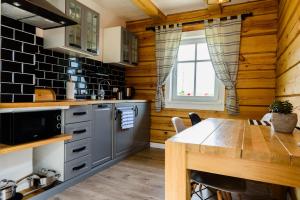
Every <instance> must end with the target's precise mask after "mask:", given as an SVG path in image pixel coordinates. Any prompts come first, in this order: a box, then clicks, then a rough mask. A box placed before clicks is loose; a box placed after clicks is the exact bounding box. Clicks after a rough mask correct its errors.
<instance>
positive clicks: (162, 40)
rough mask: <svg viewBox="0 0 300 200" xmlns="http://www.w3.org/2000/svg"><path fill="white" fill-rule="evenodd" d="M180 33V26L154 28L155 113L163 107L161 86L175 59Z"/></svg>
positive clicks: (163, 100)
mask: <svg viewBox="0 0 300 200" xmlns="http://www.w3.org/2000/svg"><path fill="white" fill-rule="evenodd" d="M181 33H182V24H174V25H173V27H172V28H171V27H170V25H166V27H163V26H156V27H155V56H156V66H157V85H156V96H155V108H156V111H157V112H160V111H161V109H162V108H163V107H164V106H165V97H164V92H163V86H164V85H165V82H166V80H167V79H168V76H169V74H170V72H171V71H172V69H173V66H174V64H175V62H176V59H177V52H178V48H179V44H180V39H181Z"/></svg>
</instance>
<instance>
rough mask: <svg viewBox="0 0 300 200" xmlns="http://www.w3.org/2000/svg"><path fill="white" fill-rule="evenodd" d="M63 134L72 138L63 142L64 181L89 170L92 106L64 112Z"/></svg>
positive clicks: (72, 108) (76, 107) (90, 160)
mask: <svg viewBox="0 0 300 200" xmlns="http://www.w3.org/2000/svg"><path fill="white" fill-rule="evenodd" d="M64 118H65V119H64V120H65V126H64V132H65V133H68V134H72V136H73V138H72V139H71V140H69V141H66V142H65V178H64V179H65V180H69V179H71V178H73V177H75V176H78V175H80V174H82V173H85V172H87V171H89V170H90V169H91V166H92V156H91V151H92V150H91V141H92V138H91V136H92V121H91V120H92V106H74V107H71V108H70V109H68V110H65V111H64Z"/></svg>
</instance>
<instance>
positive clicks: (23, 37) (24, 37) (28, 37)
mask: <svg viewBox="0 0 300 200" xmlns="http://www.w3.org/2000/svg"><path fill="white" fill-rule="evenodd" d="M34 38H35V36H34V35H33V34H30V33H25V32H24V31H17V30H16V31H15V39H16V40H19V41H23V42H28V43H31V44H34V43H35V42H34V40H35V39H34Z"/></svg>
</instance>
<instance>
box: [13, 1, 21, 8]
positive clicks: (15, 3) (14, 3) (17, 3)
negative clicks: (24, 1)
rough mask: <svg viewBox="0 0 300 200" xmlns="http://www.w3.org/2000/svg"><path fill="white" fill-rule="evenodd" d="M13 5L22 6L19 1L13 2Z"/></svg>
mask: <svg viewBox="0 0 300 200" xmlns="http://www.w3.org/2000/svg"><path fill="white" fill-rule="evenodd" d="M13 5H14V6H17V7H20V6H21V4H20V3H19V2H16V1H15V2H13Z"/></svg>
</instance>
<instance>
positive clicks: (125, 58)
mask: <svg viewBox="0 0 300 200" xmlns="http://www.w3.org/2000/svg"><path fill="white" fill-rule="evenodd" d="M121 37H122V38H121V41H122V44H121V57H122V61H121V62H124V63H129V58H130V53H129V49H130V48H129V47H130V35H129V32H128V31H127V30H126V29H125V28H122V36H121Z"/></svg>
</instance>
